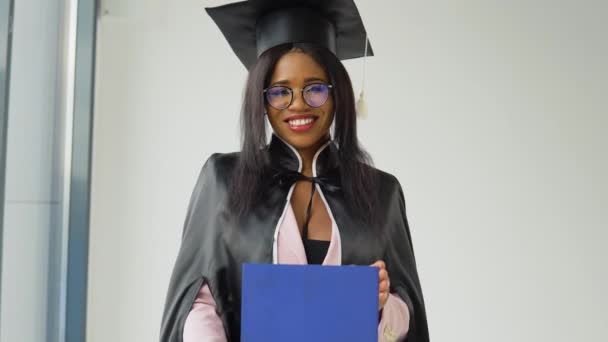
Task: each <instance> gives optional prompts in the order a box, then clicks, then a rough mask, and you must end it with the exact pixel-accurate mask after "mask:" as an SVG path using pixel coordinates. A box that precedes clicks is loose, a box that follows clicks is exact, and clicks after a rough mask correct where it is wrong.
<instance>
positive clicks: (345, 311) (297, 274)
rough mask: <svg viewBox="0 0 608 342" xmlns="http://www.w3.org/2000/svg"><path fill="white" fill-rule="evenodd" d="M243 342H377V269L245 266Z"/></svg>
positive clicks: (242, 314)
mask: <svg viewBox="0 0 608 342" xmlns="http://www.w3.org/2000/svg"><path fill="white" fill-rule="evenodd" d="M242 289H243V292H242V303H241V304H242V306H241V342H261V341H263V342H275V341H276V342H279V341H280V342H285V341H290V342H299V341H302V342H304V341H306V342H311V341H314V342H323V341H332V342H335V341H349V342H359V341H360V342H372V341H373V342H376V341H377V340H378V269H377V268H375V267H369V266H319V265H270V264H243V286H242Z"/></svg>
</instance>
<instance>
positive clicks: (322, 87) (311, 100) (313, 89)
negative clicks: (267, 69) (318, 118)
mask: <svg viewBox="0 0 608 342" xmlns="http://www.w3.org/2000/svg"><path fill="white" fill-rule="evenodd" d="M302 96H303V98H304V102H306V104H308V105H309V106H310V107H313V108H316V107H321V106H322V105H323V104H324V103H325V102H326V101H327V99H328V98H329V87H328V86H327V85H326V84H322V83H318V84H309V85H307V86H306V87H304V88H303V89H302ZM266 100H267V101H268V104H270V105H271V106H272V107H274V108H276V109H279V110H282V109H285V108H287V107H289V106H290V105H291V103H292V101H293V90H292V89H290V88H288V87H284V86H276V87H270V88H268V89H267V90H266Z"/></svg>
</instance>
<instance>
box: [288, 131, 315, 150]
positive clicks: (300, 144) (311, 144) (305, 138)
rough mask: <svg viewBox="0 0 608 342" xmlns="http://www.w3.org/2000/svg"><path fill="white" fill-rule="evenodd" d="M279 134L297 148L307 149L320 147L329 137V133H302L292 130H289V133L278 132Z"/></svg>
mask: <svg viewBox="0 0 608 342" xmlns="http://www.w3.org/2000/svg"><path fill="white" fill-rule="evenodd" d="M278 135H279V137H281V138H282V139H283V140H285V142H287V143H288V144H289V145H291V146H293V147H294V148H295V149H296V150H307V149H311V148H315V147H318V146H319V145H321V143H322V142H324V141H325V139H326V137H327V134H315V135H302V134H294V133H292V132H288V133H287V134H281V133H278Z"/></svg>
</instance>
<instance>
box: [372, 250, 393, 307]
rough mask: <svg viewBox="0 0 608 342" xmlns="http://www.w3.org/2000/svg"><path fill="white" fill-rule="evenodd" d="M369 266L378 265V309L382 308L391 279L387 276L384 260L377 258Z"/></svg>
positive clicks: (386, 298)
mask: <svg viewBox="0 0 608 342" xmlns="http://www.w3.org/2000/svg"><path fill="white" fill-rule="evenodd" d="M370 266H373V267H378V268H379V270H378V310H382V308H383V307H384V304H386V301H387V300H388V294H389V290H390V287H391V281H390V279H389V278H388V272H387V271H386V265H385V264H384V261H382V260H378V261H376V262H375V263H373V264H371V265H370Z"/></svg>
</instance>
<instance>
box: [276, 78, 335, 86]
mask: <svg viewBox="0 0 608 342" xmlns="http://www.w3.org/2000/svg"><path fill="white" fill-rule="evenodd" d="M310 82H323V83H327V81H326V80H324V79H322V78H319V77H308V78H306V79H304V83H310ZM287 84H289V80H280V81H276V82H273V83H272V85H287Z"/></svg>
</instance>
